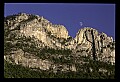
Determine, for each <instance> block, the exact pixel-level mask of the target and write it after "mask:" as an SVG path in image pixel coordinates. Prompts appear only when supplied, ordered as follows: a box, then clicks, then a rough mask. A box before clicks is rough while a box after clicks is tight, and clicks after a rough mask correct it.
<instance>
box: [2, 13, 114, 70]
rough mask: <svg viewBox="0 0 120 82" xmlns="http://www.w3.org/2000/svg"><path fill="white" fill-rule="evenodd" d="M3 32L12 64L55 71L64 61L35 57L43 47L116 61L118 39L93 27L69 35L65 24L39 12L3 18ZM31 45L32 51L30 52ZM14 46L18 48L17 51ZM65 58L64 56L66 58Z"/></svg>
mask: <svg viewBox="0 0 120 82" xmlns="http://www.w3.org/2000/svg"><path fill="white" fill-rule="evenodd" d="M4 32H5V36H4V39H5V44H4V45H6V44H7V47H8V46H10V47H9V48H10V49H11V51H10V53H5V54H4V55H5V56H4V59H5V60H7V61H9V62H11V63H15V64H21V65H23V66H28V67H31V68H40V69H42V70H49V69H50V68H52V69H53V72H56V71H57V70H58V68H59V67H60V66H61V64H55V63H54V62H52V61H48V60H47V59H46V60H42V59H40V58H39V57H37V56H36V53H37V52H39V50H41V49H42V48H46V49H47V48H53V49H56V50H57V49H59V50H67V49H68V50H69V49H70V50H71V51H72V53H71V54H72V55H71V54H69V55H68V56H67V58H68V57H69V56H72V58H71V59H74V58H75V57H76V58H78V60H79V58H80V57H81V56H84V57H88V56H89V57H90V58H91V59H93V60H94V61H102V62H108V63H110V64H112V65H114V64H115V41H113V38H112V37H109V36H107V35H106V34H105V33H100V32H98V30H96V29H93V28H91V27H84V28H82V29H80V30H79V31H78V33H77V34H76V37H75V38H72V37H71V36H69V35H68V31H67V29H66V28H65V27H64V26H63V25H53V24H52V23H50V22H49V21H48V20H47V19H45V18H43V17H40V16H38V15H32V14H26V13H19V14H17V15H12V16H8V17H6V18H5V19H4ZM16 46H19V48H16ZM31 47H32V50H31V51H33V52H34V53H33V54H31V53H30V49H31ZM13 48H16V49H15V50H16V51H14V50H13ZM5 50H7V49H5ZM25 50H28V51H29V52H27V51H25ZM35 51H36V53H35ZM5 52H7V51H5ZM58 52H59V51H58ZM58 52H57V53H58ZM11 53H12V54H11ZM54 53H55V52H54ZM25 55H26V56H25ZM47 55H48V54H47ZM57 55H58V54H57ZM61 55H62V56H61V57H60V58H62V57H63V56H64V54H63V53H62V54H61ZM50 56H52V54H50ZM59 56H60V55H58V57H59ZM63 58H64V59H65V58H66V57H63ZM67 58H66V59H67ZM68 59H69V58H68ZM73 61H77V60H73ZM79 61H80V60H79ZM80 62H81V61H80ZM77 63H78V61H77ZM82 63H83V61H82ZM84 63H86V62H84ZM61 70H62V71H67V70H71V71H75V72H76V71H77V68H76V66H75V65H74V64H73V65H66V64H62V69H61ZM90 70H92V69H90Z"/></svg>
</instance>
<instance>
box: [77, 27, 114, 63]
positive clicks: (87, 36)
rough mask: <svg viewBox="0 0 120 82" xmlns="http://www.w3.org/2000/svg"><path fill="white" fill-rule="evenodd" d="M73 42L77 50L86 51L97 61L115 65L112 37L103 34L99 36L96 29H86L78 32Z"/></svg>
mask: <svg viewBox="0 0 120 82" xmlns="http://www.w3.org/2000/svg"><path fill="white" fill-rule="evenodd" d="M75 40H76V42H77V44H78V45H77V50H80V49H83V50H85V51H87V50H88V52H90V53H92V56H93V57H96V58H95V59H97V60H100V61H106V62H108V61H110V62H112V63H115V61H114V57H115V53H114V49H115V45H114V44H115V43H114V42H113V39H112V37H108V36H107V35H106V34H105V33H101V34H100V33H99V32H98V31H97V30H96V29H93V28H90V27H86V28H83V29H80V30H79V31H78V33H77V35H76V37H75ZM113 53H114V54H113ZM88 55H90V54H88ZM111 55H112V56H111ZM101 57H102V58H101ZM104 59H105V60H104Z"/></svg>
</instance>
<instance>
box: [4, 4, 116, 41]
mask: <svg viewBox="0 0 120 82" xmlns="http://www.w3.org/2000/svg"><path fill="white" fill-rule="evenodd" d="M4 8H5V10H4V16H5V17H6V16H8V15H12V14H17V13H19V12H24V13H28V14H36V15H40V16H43V17H44V18H46V19H48V20H49V21H50V22H52V23H53V24H62V25H64V26H65V27H66V28H67V30H68V31H69V35H70V36H72V37H75V35H76V33H77V32H78V30H79V29H80V28H83V27H86V26H88V27H92V28H95V29H97V30H98V31H99V32H104V33H106V34H107V35H108V36H111V37H113V38H114V39H115V4H91V3H5V7H4Z"/></svg>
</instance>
